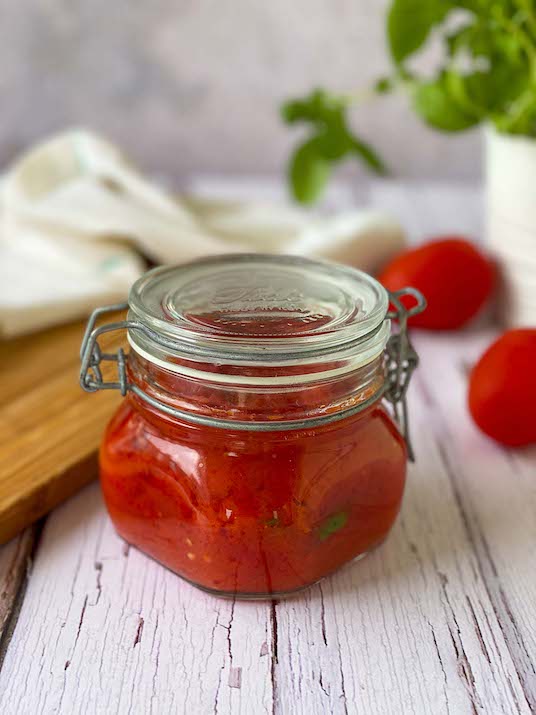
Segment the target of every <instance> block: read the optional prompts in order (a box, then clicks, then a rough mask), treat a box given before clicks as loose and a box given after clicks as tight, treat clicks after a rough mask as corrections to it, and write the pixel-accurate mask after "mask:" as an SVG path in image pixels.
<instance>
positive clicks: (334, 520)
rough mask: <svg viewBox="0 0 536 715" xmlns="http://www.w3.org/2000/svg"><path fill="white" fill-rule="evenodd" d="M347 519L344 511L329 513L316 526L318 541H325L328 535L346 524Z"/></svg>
mask: <svg viewBox="0 0 536 715" xmlns="http://www.w3.org/2000/svg"><path fill="white" fill-rule="evenodd" d="M347 521H348V514H346V512H344V511H340V512H338V513H337V514H331V515H330V516H328V518H327V519H326V520H325V521H323V522H322V523H321V524H320V526H319V527H318V538H319V539H320V541H325V540H326V539H327V538H328V537H329V536H331V535H332V534H335V532H337V531H339V530H340V529H342V528H343V527H344V526H346V522H347Z"/></svg>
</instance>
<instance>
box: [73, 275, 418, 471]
mask: <svg viewBox="0 0 536 715" xmlns="http://www.w3.org/2000/svg"><path fill="white" fill-rule="evenodd" d="M404 296H411V297H412V298H413V299H414V300H415V305H414V306H413V307H411V308H406V307H405V306H404V304H403V303H402V300H401V299H402V298H403V297H404ZM389 299H390V303H391V305H392V306H394V310H389V311H388V312H387V314H386V316H385V317H386V319H391V320H396V321H397V322H398V326H399V327H398V332H396V333H394V334H392V335H391V337H390V338H389V340H388V342H387V346H386V348H385V361H384V369H385V384H384V386H383V387H382V388H381V389H380V390H378V392H376V393H375V394H374V395H372V396H371V397H370V398H368V399H367V400H364V401H363V402H361V403H359V404H358V405H354V406H353V407H350V408H348V409H345V410H341V411H340V412H338V413H331V414H327V415H321V416H319V417H310V418H306V419H301V420H289V421H284V422H275V421H274V422H259V421H238V420H232V421H230V420H226V419H221V418H216V417H209V416H207V415H200V414H194V413H189V412H186V411H185V410H179V409H177V408H175V407H171V406H170V405H167V404H165V403H163V402H161V401H159V400H157V399H155V398H154V397H152V396H151V395H148V394H147V393H146V392H144V391H143V390H142V389H141V388H140V387H138V386H137V385H135V384H132V383H129V382H128V379H127V371H126V355H125V353H124V351H123V349H122V348H120V349H119V350H118V351H117V353H106V352H103V351H102V349H101V347H100V345H99V342H98V338H99V337H100V336H101V335H103V334H104V333H109V332H113V331H115V330H123V329H127V330H138V331H141V332H142V333H144V334H145V335H147V336H148V337H150V338H151V339H152V340H154V341H155V342H157V343H159V344H161V345H163V346H164V347H166V346H167V347H172V346H173V343H172V342H171V341H169V340H168V339H166V338H164V337H163V336H160V335H157V334H156V333H155V332H154V331H153V330H151V329H150V328H148V327H147V326H145V325H143V324H142V323H139V322H137V321H134V320H121V321H118V322H114V323H109V324H105V325H101V326H99V327H96V322H97V320H98V318H99V317H100V316H102V315H104V314H106V313H112V312H117V311H124V310H127V309H128V307H129V306H128V303H116V304H114V305H108V306H104V307H102V308H97V309H96V310H94V311H93V312H92V314H91V316H90V317H89V320H88V323H87V326H86V330H85V332H84V337H83V339H82V345H81V348H80V360H81V368H80V386H81V387H82V389H83V390H85V391H86V392H97V391H98V390H119V391H120V392H121V395H123V396H125V395H126V394H127V393H128V392H132V393H133V394H135V395H136V396H137V397H139V398H140V399H142V400H143V401H144V402H146V403H147V404H149V405H151V406H152V407H154V408H155V409H157V410H160V411H162V412H164V413H165V414H167V415H169V416H171V417H175V418H177V419H181V420H186V421H188V422H191V423H194V424H201V425H210V426H214V427H221V428H228V429H229V428H230V426H232V429H234V430H242V431H253V430H264V431H278V430H281V429H284V430H289V429H307V428H308V427H315V426H317V425H321V424H328V423H331V422H336V421H338V420H340V419H342V418H343V417H348V416H350V415H353V414H357V413H358V412H361V411H363V410H365V409H366V408H368V407H369V406H370V405H372V404H374V402H376V401H377V400H379V399H381V398H382V397H383V398H385V399H386V400H387V402H389V404H390V405H391V409H392V412H393V417H394V419H395V420H396V422H397V424H398V426H399V429H400V431H401V433H402V436H403V437H404V440H405V442H406V446H407V451H408V458H409V460H410V461H412V462H413V461H414V452H413V448H412V445H411V440H410V435H409V424H408V410H407V399H406V395H407V391H408V387H409V383H410V379H411V376H412V374H413V371H414V370H415V368H416V367H417V365H418V362H419V358H418V356H417V353H416V352H415V349H414V348H413V345H412V344H411V342H410V340H409V336H408V319H409V318H411V317H412V316H413V315H417V314H418V313H421V312H422V311H423V310H424V309H425V308H426V299H425V298H424V296H423V295H422V294H421V293H420V292H419V291H418V290H416V289H414V288H403V289H401V290H398V291H394V292H392V293H391V292H390V293H389ZM103 362H115V363H117V380H115V381H113V380H112V381H106V380H104V378H103V375H102V370H101V363H103Z"/></svg>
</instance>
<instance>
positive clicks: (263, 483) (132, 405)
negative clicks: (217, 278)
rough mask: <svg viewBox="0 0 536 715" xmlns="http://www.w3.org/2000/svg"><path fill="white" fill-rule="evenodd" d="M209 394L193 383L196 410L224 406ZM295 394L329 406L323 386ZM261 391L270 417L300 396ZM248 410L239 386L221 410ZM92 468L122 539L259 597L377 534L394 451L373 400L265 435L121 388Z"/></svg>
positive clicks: (400, 474) (323, 567) (348, 554)
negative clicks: (356, 409)
mask: <svg viewBox="0 0 536 715" xmlns="http://www.w3.org/2000/svg"><path fill="white" fill-rule="evenodd" d="M152 370H153V375H154V372H155V370H157V368H155V367H154V366H153V367H152ZM161 372H162V373H163V376H161V378H162V379H161V382H163V381H165V383H166V389H167V390H169V391H171V390H172V388H173V383H174V381H175V382H176V384H175V390H174V392H175V394H176V395H181V394H182V395H184V394H185V391H184V389H181V380H182V378H180V376H178V375H175V374H173V373H170V372H167V371H163V370H162V371H161ZM333 390H334V394H335V393H336V388H335V387H333ZM209 393H210V388H209V387H207V386H206V385H205V386H204V387H203V391H202V399H203V401H204V402H205V405H208V408H206V410H207V409H208V413H209V414H210V413H211V411H213V413H214V414H215V415H216V414H217V415H218V416H221V415H222V411H223V408H224V404H223V403H221V404H220V403H219V398H218V397H217V392H216V391H215V394H216V396H214V395H212V396H211V395H210V394H209ZM307 394H308V400H310V402H311V404H312V405H314V406H315V408H318V404H319V403H321V404H322V405H326V404H328V403H329V388H327V387H326V386H325V385H324V386H323V387H321V388H320V387H319V388H318V389H315V388H312V389H311V388H310V389H309V391H308V393H307ZM190 397H191V396H190ZM364 397H365V396H361V399H364ZM268 399H269V398H268V397H266V396H265V397H264V398H263V400H262V404H263V405H265V403H266V401H267V400H268ZM271 400H272V412H271V414H270V419H277V417H278V415H279V416H280V417H281V419H290V418H289V416H288V413H289V412H291V409H290V408H291V407H292V409H294V408H295V406H296V404H297V403H300V404H301V403H303V396H301V397H300V399H299V400H297V399H296V396H295V395H294V394H293V392H292V391H288V390H287V391H286V392H282V393H280V394H278V395H273V396H272V398H271ZM206 410H205V412H206ZM257 410H258V395H257V396H254V395H251V396H250V397H249V398H248V396H247V393H246V395H245V397H244V395H241V396H240V397H237V398H236V400H235V404H234V406H233V410H232V417H230V418H229V419H230V420H231V419H242V420H244V419H251V415H254V414H255V413H256V412H257ZM100 466H101V482H102V488H103V491H104V497H105V500H106V504H107V507H108V510H109V513H110V515H111V518H112V520H113V522H114V525H115V527H116V529H117V531H118V532H119V534H120V535H121V536H122V537H123V538H125V539H126V540H127V541H128V542H129V543H131V544H133V545H135V546H137V547H138V548H139V549H141V550H142V551H144V552H145V553H147V554H149V555H151V556H152V557H154V558H155V559H157V560H158V561H160V562H161V563H163V564H164V565H165V566H167V567H169V568H170V569H171V570H173V571H175V572H176V573H177V574H179V575H180V576H182V577H183V578H185V579H187V580H189V581H191V582H192V583H194V584H196V585H198V586H200V587H202V588H204V589H208V590H211V591H215V592H218V593H222V594H229V595H230V594H238V595H244V596H247V595H258V596H261V595H270V594H280V593H283V592H290V591H294V590H297V589H300V588H303V587H305V586H308V585H311V584H312V583H314V582H316V581H318V580H319V579H321V578H322V577H323V576H326V575H327V574H329V573H330V572H332V571H334V570H335V569H337V568H338V567H339V566H341V565H342V564H344V563H346V562H348V561H350V560H352V559H354V558H356V557H357V556H359V555H361V554H364V553H366V552H367V551H369V550H370V549H372V548H373V547H374V546H376V545H377V544H379V543H380V542H382V541H383V539H384V538H385V537H386V535H387V533H388V531H389V530H390V528H391V526H392V525H393V522H394V520H395V518H396V516H397V514H398V511H399V508H400V503H401V499H402V494H403V490H404V483H405V472H406V450H405V445H404V443H403V440H402V438H401V437H400V434H399V432H398V430H397V429H396V427H395V426H394V424H393V422H392V420H391V418H390V416H389V415H388V413H387V411H386V410H385V409H384V407H383V406H382V405H381V403H380V402H377V403H375V404H374V405H372V406H370V407H369V408H367V409H366V410H364V411H362V412H360V413H358V414H357V415H354V416H351V417H346V418H343V419H340V420H338V421H336V422H333V423H331V424H327V425H321V426H318V427H315V428H309V429H300V430H285V429H284V426H282V429H281V431H275V432H266V431H237V430H236V429H235V430H233V428H232V421H229V426H228V428H225V429H222V428H219V427H212V426H197V425H193V424H190V423H187V422H180V421H178V420H176V419H172V418H170V417H166V416H165V415H164V414H162V413H157V412H155V411H154V410H153V409H152V408H149V407H148V406H147V405H145V404H144V403H142V402H141V401H140V400H139V399H138V398H136V397H135V396H133V395H132V394H130V395H129V396H128V397H127V399H126V400H125V401H124V403H123V404H122V406H121V407H120V409H119V410H118V412H117V413H116V415H115V416H114V417H113V419H112V421H111V422H110V424H109V426H108V428H107V431H106V435H105V438H104V441H103V444H102V448H101V453H100Z"/></svg>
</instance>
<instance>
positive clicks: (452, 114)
mask: <svg viewBox="0 0 536 715" xmlns="http://www.w3.org/2000/svg"><path fill="white" fill-rule="evenodd" d="M413 107H414V109H415V111H416V112H417V114H419V115H420V116H421V118H422V119H423V120H424V121H425V122H426V123H427V124H429V125H430V126H432V127H434V128H435V129H440V130H441V131H443V132H459V131H462V130H463V129H468V128H469V127H472V126H474V125H476V124H478V122H479V119H478V117H476V116H474V115H471V114H469V113H467V111H464V110H463V109H462V108H461V107H460V105H459V104H458V103H457V102H456V101H455V99H454V98H453V96H452V93H451V92H450V91H449V88H448V85H447V82H446V78H445V76H444V75H442V76H440V77H439V78H438V79H437V80H434V81H432V82H424V83H423V84H420V85H417V87H416V89H415V91H414V95H413Z"/></svg>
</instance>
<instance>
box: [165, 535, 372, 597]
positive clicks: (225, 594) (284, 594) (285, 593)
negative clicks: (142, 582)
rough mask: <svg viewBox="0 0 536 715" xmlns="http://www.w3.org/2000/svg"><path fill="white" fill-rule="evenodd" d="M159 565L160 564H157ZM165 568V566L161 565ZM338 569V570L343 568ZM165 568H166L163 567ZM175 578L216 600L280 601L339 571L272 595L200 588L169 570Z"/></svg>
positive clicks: (358, 558)
mask: <svg viewBox="0 0 536 715" xmlns="http://www.w3.org/2000/svg"><path fill="white" fill-rule="evenodd" d="M382 543H383V540H382V541H380V542H379V543H378V544H375V545H374V546H372V547H371V548H370V549H368V550H367V551H363V553H362V554H358V555H357V556H356V557H355V558H353V559H352V560H351V561H349V562H348V563H347V564H345V565H344V566H349V565H350V564H355V563H357V562H358V561H361V560H362V559H364V558H365V556H367V555H368V554H370V553H371V551H374V550H375V549H377V548H378V546H380V545H381V544H382ZM159 563H161V562H159ZM162 565H163V566H165V564H162ZM344 566H343V567H340V568H344ZM165 568H168V567H167V566H165ZM168 570H169V571H171V572H172V573H173V574H175V576H177V577H178V578H180V579H181V580H182V581H185V582H186V583H187V584H189V585H190V586H193V587H194V588H197V589H198V590H199V591H203V593H208V594H210V595H211V596H216V597H218V598H223V599H226V600H231V601H280V600H282V599H285V598H293V597H294V596H297V595H298V594H300V593H303V592H304V591H307V590H308V589H310V588H312V587H313V586H316V584H318V583H320V582H321V581H323V580H324V579H326V578H328V577H329V576H332V575H333V574H334V573H335V572H336V571H338V570H339V569H336V571H331V572H330V573H327V574H326V575H325V576H321V577H320V578H319V579H317V580H316V581H312V582H311V583H308V584H306V585H305V586H300V587H299V588H293V589H290V590H288V591H273V592H272V593H241V592H238V591H219V590H218V589H215V588H209V587H208V586H202V585H201V584H199V583H196V582H195V581H190V579H188V578H186V577H185V576H181V574H179V573H177V572H176V571H173V570H172V569H169V568H168Z"/></svg>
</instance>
